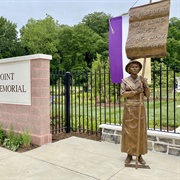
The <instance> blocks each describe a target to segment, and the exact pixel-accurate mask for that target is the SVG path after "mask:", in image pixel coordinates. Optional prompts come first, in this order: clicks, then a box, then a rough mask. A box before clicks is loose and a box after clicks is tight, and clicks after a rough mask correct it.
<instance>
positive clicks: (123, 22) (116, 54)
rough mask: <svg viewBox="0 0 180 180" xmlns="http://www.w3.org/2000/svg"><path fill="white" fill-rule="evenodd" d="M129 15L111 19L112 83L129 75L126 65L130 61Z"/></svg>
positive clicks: (119, 81)
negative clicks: (128, 45) (127, 41)
mask: <svg viewBox="0 0 180 180" xmlns="http://www.w3.org/2000/svg"><path fill="white" fill-rule="evenodd" d="M128 28H129V16H128V15H126V16H119V17H115V18H111V19H110V21H109V60H110V74H111V81H112V83H121V82H122V79H123V78H125V77H127V76H129V75H128V74H127V73H126V71H125V66H126V64H127V63H128V62H129V59H128V58H127V56H126V51H125V45H126V40H127V36H128Z"/></svg>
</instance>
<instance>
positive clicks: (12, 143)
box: [3, 136, 23, 151]
mask: <svg viewBox="0 0 180 180" xmlns="http://www.w3.org/2000/svg"><path fill="white" fill-rule="evenodd" d="M22 144H23V141H22V138H21V136H17V137H15V136H14V137H11V138H5V140H4V143H3V146H5V147H6V148H8V149H10V150H12V151H16V150H17V149H18V148H19V147H20V145H22Z"/></svg>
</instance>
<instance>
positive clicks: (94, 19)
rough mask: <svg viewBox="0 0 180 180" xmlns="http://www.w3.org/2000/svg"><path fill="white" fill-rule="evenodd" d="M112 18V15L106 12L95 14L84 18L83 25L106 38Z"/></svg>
mask: <svg viewBox="0 0 180 180" xmlns="http://www.w3.org/2000/svg"><path fill="white" fill-rule="evenodd" d="M110 18H111V15H109V14H105V13H104V12H94V13H92V14H88V15H86V16H85V17H84V18H83V20H82V23H83V24H85V25H86V26H88V27H89V28H90V29H92V30H93V31H94V32H96V33H97V34H99V35H100V36H101V37H105V36H106V33H107V32H108V29H109V28H108V27H109V19H110Z"/></svg>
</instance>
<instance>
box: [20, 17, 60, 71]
mask: <svg viewBox="0 0 180 180" xmlns="http://www.w3.org/2000/svg"><path fill="white" fill-rule="evenodd" d="M58 29H59V24H58V22H57V21H55V20H54V19H53V18H52V17H51V16H49V15H46V18H45V19H43V20H34V19H32V18H31V19H29V20H28V23H27V24H26V25H25V26H23V27H22V29H21V30H20V33H21V44H22V46H23V48H24V49H26V54H36V53H43V54H51V55H52V56H53V61H51V69H59V68H58V67H59V60H60V56H59V53H58V49H57V46H58V43H59V41H58V38H57V35H58Z"/></svg>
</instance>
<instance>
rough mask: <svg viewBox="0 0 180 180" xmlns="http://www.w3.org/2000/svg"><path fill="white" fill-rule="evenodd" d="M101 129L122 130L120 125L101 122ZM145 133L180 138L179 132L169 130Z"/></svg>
mask: <svg viewBox="0 0 180 180" xmlns="http://www.w3.org/2000/svg"><path fill="white" fill-rule="evenodd" d="M99 127H100V128H101V129H111V130H116V131H122V126H121V125H110V124H101V125H100V126H99ZM147 135H150V136H156V137H164V138H172V139H178V140H179V139H180V134H179V133H173V132H172V133H171V132H162V131H153V130H147Z"/></svg>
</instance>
